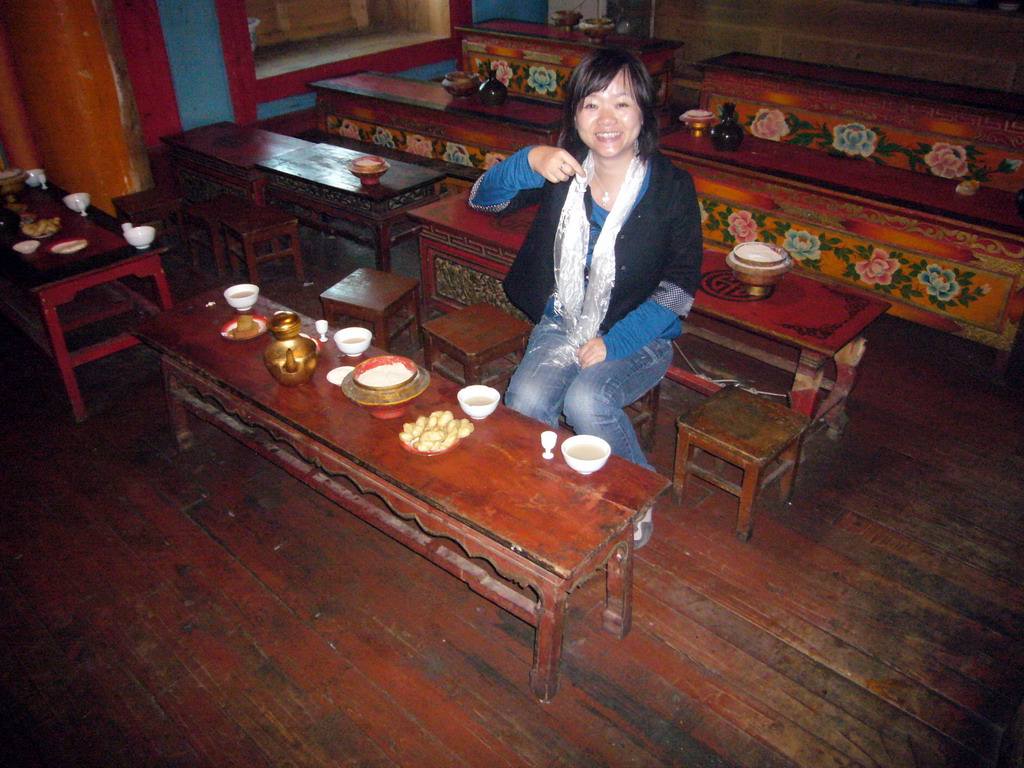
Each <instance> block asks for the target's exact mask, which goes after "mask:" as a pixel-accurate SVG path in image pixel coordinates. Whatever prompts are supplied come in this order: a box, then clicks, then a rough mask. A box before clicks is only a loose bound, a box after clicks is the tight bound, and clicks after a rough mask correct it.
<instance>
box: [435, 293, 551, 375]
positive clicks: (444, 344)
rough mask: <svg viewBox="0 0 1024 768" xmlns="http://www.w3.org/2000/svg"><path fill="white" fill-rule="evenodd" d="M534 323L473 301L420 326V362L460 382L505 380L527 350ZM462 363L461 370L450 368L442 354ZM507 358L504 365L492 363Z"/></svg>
mask: <svg viewBox="0 0 1024 768" xmlns="http://www.w3.org/2000/svg"><path fill="white" fill-rule="evenodd" d="M532 330H533V327H532V326H531V325H530V324H529V323H526V322H523V321H522V320H520V319H519V318H518V317H513V316H512V315H510V314H509V313H508V312H503V311H502V310H500V309H498V308H497V307H493V306H491V305H490V304H473V305H472V306H469V307H463V308H462V309H457V310H455V311H454V312H451V313H449V314H447V315H444V316H442V317H439V318H437V319H436V320H431V321H430V322H428V323H426V324H424V326H423V363H424V367H425V368H426V369H427V370H428V371H437V372H438V373H441V374H442V375H444V376H446V377H447V378H449V379H452V380H453V381H457V382H459V383H460V384H462V385H467V384H487V385H489V386H494V385H495V384H499V383H504V382H507V381H508V379H510V378H511V377H512V372H513V371H514V370H515V364H516V363H515V360H513V359H512V358H514V357H515V358H518V357H520V356H522V353H523V352H525V351H526V342H527V341H528V340H529V338H530V332H531V331H532ZM445 355H446V356H447V357H448V358H450V359H451V360H452V361H454V362H456V363H458V364H460V365H461V366H462V372H461V374H460V373H459V372H457V371H454V370H452V369H451V368H450V367H449V366H448V364H447V361H445V360H443V359H442V357H443V356H445ZM503 360H504V361H506V362H507V363H508V364H507V365H503V366H501V365H499V366H495V365H491V370H490V371H488V372H485V370H484V367H485V366H488V365H490V364H492V363H499V362H500V361H503Z"/></svg>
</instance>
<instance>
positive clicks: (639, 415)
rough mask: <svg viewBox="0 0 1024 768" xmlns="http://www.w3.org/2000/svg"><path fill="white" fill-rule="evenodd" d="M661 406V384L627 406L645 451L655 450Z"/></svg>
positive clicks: (628, 413) (630, 419) (631, 421)
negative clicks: (655, 435)
mask: <svg viewBox="0 0 1024 768" xmlns="http://www.w3.org/2000/svg"><path fill="white" fill-rule="evenodd" d="M660 406H661V382H660V381H659V382H658V383H657V384H655V385H654V386H653V387H652V388H651V389H649V390H648V391H647V394H645V395H644V396H643V397H641V398H640V399H639V400H637V401H636V402H634V403H633V404H632V405H628V406H626V412H627V415H629V421H630V423H631V424H632V425H633V427H634V428H635V429H636V432H637V437H638V438H639V440H640V445H641V447H643V449H644V450H645V451H648V452H650V451H653V450H654V431H655V428H656V427H657V426H658V409H659V408H660Z"/></svg>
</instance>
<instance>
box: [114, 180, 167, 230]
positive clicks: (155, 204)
mask: <svg viewBox="0 0 1024 768" xmlns="http://www.w3.org/2000/svg"><path fill="white" fill-rule="evenodd" d="M111 202H112V203H113V204H114V213H115V214H116V216H117V218H118V219H121V220H122V221H127V222H129V223H130V224H131V225H132V226H133V227H141V226H143V225H148V226H151V227H155V228H156V231H157V234H158V235H166V234H170V233H178V234H180V233H181V231H182V230H181V205H182V198H181V195H180V194H178V191H177V190H176V189H173V188H172V187H167V186H163V187H154V188H153V189H144V190H142V191H141V192H133V193H131V194H129V195H121V196H120V197H115V198H114V199H113V200H112V201H111Z"/></svg>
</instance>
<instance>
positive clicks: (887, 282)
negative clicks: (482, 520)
mask: <svg viewBox="0 0 1024 768" xmlns="http://www.w3.org/2000/svg"><path fill="white" fill-rule="evenodd" d="M701 187H702V185H701V183H700V182H699V181H698V193H699V199H700V210H701V222H702V226H703V231H704V238H705V240H706V241H709V242H715V243H720V244H722V245H724V246H726V247H732V246H733V245H735V244H736V243H741V242H748V241H752V240H759V241H762V242H768V243H775V244H776V245H779V246H781V247H783V248H785V249H786V251H787V252H788V253H789V254H790V255H791V256H792V257H793V259H794V261H795V262H796V265H797V266H798V267H799V268H801V269H804V270H806V271H808V272H811V273H817V274H819V275H821V276H823V277H827V278H830V279H836V280H839V281H842V282H844V283H847V284H850V285H853V286H854V287H857V288H860V289H862V290H868V291H870V292H872V293H876V294H879V295H881V296H882V297H884V298H885V299H887V300H889V301H893V302H898V303H902V304H905V305H909V306H912V307H916V308H918V309H922V310H924V311H926V312H930V313H936V314H939V315H943V316H947V317H950V318H952V319H955V320H956V321H958V322H960V323H968V324H970V325H971V326H974V328H973V329H971V330H970V331H969V332H965V333H964V335H968V336H971V337H973V338H975V339H976V340H978V341H981V342H982V343H987V344H990V345H993V346H999V347H1003V348H1009V344H1010V343H1012V338H1013V333H1012V332H1013V331H1014V330H1015V328H1006V327H1004V326H1005V325H1006V323H1005V322H1004V321H1005V310H1006V306H1007V303H1008V301H1009V300H1010V296H1011V294H1012V292H1013V287H1014V275H1013V274H1004V273H1000V272H997V271H993V270H991V269H989V268H986V267H985V266H984V265H981V264H978V263H975V262H973V261H967V262H963V261H958V260H954V259H947V258H941V257H936V256H934V255H932V254H928V253H925V252H923V251H920V250H914V249H912V248H907V247H901V244H900V242H899V237H898V234H899V233H898V232H897V233H895V234H896V237H893V238H892V242H889V241H885V240H880V239H875V238H869V237H866V236H859V235H858V234H856V233H855V232H851V231H848V230H844V229H839V228H833V227H829V226H827V225H823V224H822V223H821V222H817V221H813V220H812V219H811V218H810V217H809V218H807V219H801V218H797V217H796V216H792V215H789V214H787V213H783V212H782V211H779V210H765V209H762V208H758V207H755V206H753V205H748V204H747V201H741V200H729V199H725V198H723V197H720V196H718V195H712V194H708V192H707V190H702V189H701ZM720 189H721V188H719V190H720ZM877 229H880V228H876V232H877ZM940 250H941V249H940ZM1018 271H1019V270H1018Z"/></svg>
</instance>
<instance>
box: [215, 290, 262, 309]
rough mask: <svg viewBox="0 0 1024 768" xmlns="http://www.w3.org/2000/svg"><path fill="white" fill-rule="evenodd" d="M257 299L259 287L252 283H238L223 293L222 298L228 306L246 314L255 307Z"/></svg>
mask: <svg viewBox="0 0 1024 768" xmlns="http://www.w3.org/2000/svg"><path fill="white" fill-rule="evenodd" d="M259 297H260V287H259V286H258V285H253V284H252V283H239V284H238V285H232V286H231V287H230V288H228V289H227V290H226V291H224V298H225V299H226V300H227V302H228V304H230V305H231V306H232V307H234V308H235V309H237V310H238V311H239V312H248V311H249V310H250V309H252V308H253V307H254V306H255V305H256V299H258V298H259Z"/></svg>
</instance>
